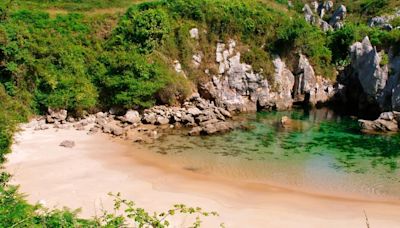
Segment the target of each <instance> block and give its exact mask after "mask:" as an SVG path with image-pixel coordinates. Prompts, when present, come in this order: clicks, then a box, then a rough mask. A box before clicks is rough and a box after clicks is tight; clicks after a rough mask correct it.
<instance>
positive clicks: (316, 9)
mask: <svg viewBox="0 0 400 228" xmlns="http://www.w3.org/2000/svg"><path fill="white" fill-rule="evenodd" d="M311 6H312V8H313V9H314V12H315V13H318V7H319V3H318V1H313V2H311Z"/></svg>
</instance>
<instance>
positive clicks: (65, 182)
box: [5, 128, 400, 228]
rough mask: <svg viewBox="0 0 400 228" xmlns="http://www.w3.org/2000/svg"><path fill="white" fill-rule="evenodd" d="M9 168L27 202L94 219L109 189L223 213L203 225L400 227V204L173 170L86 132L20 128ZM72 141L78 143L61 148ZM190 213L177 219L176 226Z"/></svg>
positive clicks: (150, 201) (152, 205)
mask: <svg viewBox="0 0 400 228" xmlns="http://www.w3.org/2000/svg"><path fill="white" fill-rule="evenodd" d="M15 139H16V142H15V144H14V145H13V153H11V154H10V155H9V156H8V157H7V158H8V162H7V163H6V164H5V167H6V169H7V170H8V171H9V172H10V173H12V174H13V175H14V177H13V180H12V183H14V184H19V185H20V189H21V191H22V192H24V193H26V194H27V199H28V200H29V201H30V202H32V203H35V202H38V201H41V202H45V204H46V205H47V206H49V207H55V206H57V207H62V206H67V207H69V208H79V207H80V208H82V214H81V215H82V216H84V217H91V216H94V215H96V214H99V213H100V212H101V209H102V208H105V209H111V206H112V198H110V197H109V196H108V195H107V193H109V192H113V193H117V192H120V193H121V194H122V196H123V198H126V199H130V200H133V201H135V202H136V203H137V205H138V206H140V207H143V208H145V209H148V210H150V211H163V210H166V209H168V208H170V207H171V206H172V205H174V204H176V203H184V204H186V205H189V206H200V207H202V208H203V209H204V210H208V211H217V212H219V214H220V216H219V217H218V218H204V219H203V220H204V224H203V226H204V227H217V226H218V225H219V224H220V223H222V222H223V223H224V224H225V225H226V226H227V227H332V228H333V227H335V228H337V227H360V228H362V227H367V226H366V221H365V216H364V210H365V212H366V213H367V215H368V219H369V223H370V227H372V228H377V227H384V228H391V227H393V228H395V227H396V228H397V227H399V226H400V202H382V201H381V202H380V201H373V200H359V199H358V200H356V199H354V200H353V199H346V198H340V197H334V196H329V197H327V196H320V195H314V194H310V193H303V192H300V191H293V190H287V189H282V188H279V187H274V186H265V185H262V186H260V185H252V184H249V183H240V182H233V181H229V180H224V179H221V178H216V177H212V176H202V175H199V174H196V173H195V172H193V171H189V170H182V169H179V170H178V169H175V168H174V167H172V166H168V165H166V164H163V162H162V161H160V160H152V157H148V156H146V153H141V152H142V151H140V150H142V148H141V147H140V146H138V145H135V144H133V143H131V142H127V141H123V140H121V139H115V138H111V137H110V136H107V135H103V134H97V135H87V134H86V131H76V130H73V129H71V130H58V131H57V130H56V129H48V130H44V131H33V129H30V128H23V130H22V131H21V132H19V133H17V135H16V137H15ZM63 140H74V141H75V143H76V146H75V147H74V148H64V147H60V146H59V144H60V143H61V142H62V141H63ZM189 220H190V219H189V218H184V217H180V218H177V219H175V220H174V224H175V227H181V226H184V225H185V224H187V222H188V221H189Z"/></svg>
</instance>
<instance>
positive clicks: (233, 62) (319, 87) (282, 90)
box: [199, 41, 335, 112]
mask: <svg viewBox="0 0 400 228" xmlns="http://www.w3.org/2000/svg"><path fill="white" fill-rule="evenodd" d="M233 43H235V42H234V41H230V43H229V44H227V45H226V44H222V43H219V44H217V48H216V50H217V51H216V55H215V56H216V60H215V62H216V64H217V65H218V69H219V71H218V74H215V75H213V74H210V73H209V76H210V78H211V80H210V81H208V82H206V83H202V84H200V85H199V87H200V88H199V91H200V93H201V94H202V95H203V96H204V97H208V98H209V99H212V100H214V101H215V102H216V104H217V105H219V106H222V107H225V108H226V109H228V110H230V111H238V112H243V111H257V110H260V109H267V110H270V109H276V110H285V109H289V108H291V107H292V105H293V103H294V102H300V103H305V104H313V105H315V104H317V103H323V102H326V101H328V100H329V99H330V98H332V97H333V95H334V94H335V89H334V87H333V83H332V82H330V81H328V80H326V79H323V78H322V77H320V76H316V75H315V72H314V69H313V67H312V66H311V64H310V63H309V61H308V59H307V57H306V56H304V55H301V54H300V55H299V57H298V64H297V66H298V67H297V69H296V71H295V72H292V71H290V70H289V68H288V67H287V66H286V64H285V62H284V61H282V60H281V58H279V57H275V59H274V60H273V64H274V74H273V76H272V79H270V80H268V79H267V78H266V77H265V75H263V73H262V72H260V73H255V72H254V70H253V67H252V66H251V65H248V64H246V63H243V62H242V61H241V53H240V52H238V51H236V50H235V48H234V45H232V44H233ZM225 46H226V47H228V48H227V49H225V48H224V47H225Z"/></svg>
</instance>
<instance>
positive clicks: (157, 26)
mask: <svg viewBox="0 0 400 228" xmlns="http://www.w3.org/2000/svg"><path fill="white" fill-rule="evenodd" d="M170 30H171V28H170V22H169V18H168V15H167V14H166V13H165V12H164V10H161V9H147V10H140V9H138V7H132V8H130V9H129V10H128V12H127V13H126V15H125V17H124V18H122V19H121V21H120V24H119V26H118V28H117V29H116V32H115V34H114V36H113V38H114V39H113V40H112V41H111V42H110V43H109V45H130V44H131V43H134V44H136V45H137V46H138V48H139V50H140V51H141V52H144V53H149V52H152V51H153V49H154V48H156V47H157V46H158V45H160V44H161V42H162V41H163V40H164V39H165V36H167V35H168V33H169V32H170Z"/></svg>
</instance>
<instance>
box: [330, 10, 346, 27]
mask: <svg viewBox="0 0 400 228" xmlns="http://www.w3.org/2000/svg"><path fill="white" fill-rule="evenodd" d="M346 14H347V8H346V6H344V5H340V6H339V8H338V9H337V10H336V11H335V12H334V13H333V15H332V17H331V19H330V20H329V24H330V25H331V26H333V27H334V28H341V27H342V26H343V24H342V22H343V20H344V19H345V18H346Z"/></svg>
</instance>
